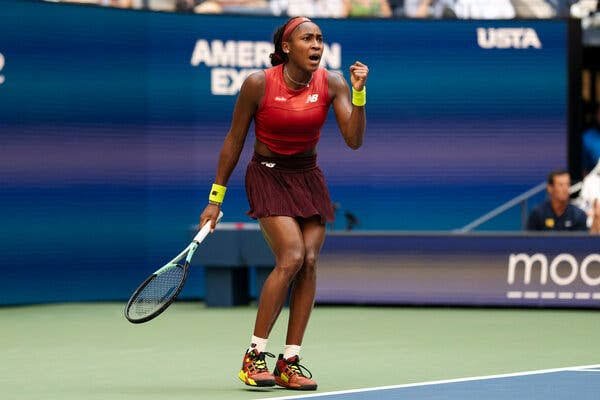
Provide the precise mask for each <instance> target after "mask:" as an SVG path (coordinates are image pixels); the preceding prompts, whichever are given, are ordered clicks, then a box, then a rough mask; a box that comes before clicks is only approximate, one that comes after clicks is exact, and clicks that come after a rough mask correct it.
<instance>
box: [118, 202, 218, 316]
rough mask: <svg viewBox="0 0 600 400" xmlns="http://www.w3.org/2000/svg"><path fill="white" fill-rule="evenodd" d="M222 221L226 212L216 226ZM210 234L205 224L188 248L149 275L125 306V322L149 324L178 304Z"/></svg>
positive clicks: (207, 225)
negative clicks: (197, 253)
mask: <svg viewBox="0 0 600 400" xmlns="http://www.w3.org/2000/svg"><path fill="white" fill-rule="evenodd" d="M221 217H223V212H219V217H218V218H217V223H218V222H219V221H220V220H221ZM209 233H210V221H209V222H207V223H206V224H204V226H203V227H202V229H200V231H199V232H198V233H197V234H196V236H194V239H193V240H192V242H191V243H190V244H189V245H188V247H186V248H185V249H184V250H183V251H182V252H181V253H179V254H178V255H177V257H175V258H174V259H172V260H171V261H169V262H168V263H167V264H165V266H163V267H162V268H160V269H158V270H157V271H156V272H154V273H153V274H152V275H150V276H149V277H148V278H147V279H146V280H145V281H144V282H142V284H141V285H140V286H139V287H138V288H137V289H136V290H135V292H133V294H132V295H131V298H130V299H129V301H128V302H127V305H126V306H125V318H127V320H129V322H132V323H134V324H140V323H142V322H148V321H150V320H151V319H153V318H155V317H157V316H159V315H160V314H161V313H162V312H163V311H165V310H166V309H167V307H169V306H170V305H171V303H173V301H175V299H176V298H177V296H178V295H179V292H181V289H182V288H183V285H184V284H185V280H186V279H187V276H188V269H189V267H190V261H191V260H192V257H193V256H194V252H195V251H196V249H197V248H198V246H199V245H200V243H202V241H203V240H204V239H205V238H206V236H208V234H209ZM182 261H183V264H182Z"/></svg>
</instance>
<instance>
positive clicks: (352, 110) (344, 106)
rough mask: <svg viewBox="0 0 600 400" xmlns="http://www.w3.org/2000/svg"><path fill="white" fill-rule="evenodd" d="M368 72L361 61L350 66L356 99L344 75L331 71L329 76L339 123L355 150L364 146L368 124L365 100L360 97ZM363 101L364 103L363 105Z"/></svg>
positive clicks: (345, 139) (344, 135) (343, 134)
mask: <svg viewBox="0 0 600 400" xmlns="http://www.w3.org/2000/svg"><path fill="white" fill-rule="evenodd" d="M368 74H369V68H368V67H367V66H366V65H364V64H362V63H361V62H358V61H357V62H355V63H354V64H352V66H350V82H351V85H352V89H353V94H352V95H353V98H354V99H355V101H351V98H350V90H349V88H348V84H347V83H346V80H345V79H344V77H343V76H342V75H340V74H338V73H335V72H329V76H328V81H329V93H330V94H331V97H332V102H333V111H334V112H335V118H336V120H337V124H338V126H339V128H340V132H341V133H342V136H343V138H344V141H345V142H346V144H347V145H348V147H350V148H351V149H353V150H356V149H358V148H359V147H360V146H362V142H363V136H364V134H365V127H366V124H367V118H366V115H365V106H364V102H362V101H360V99H361V93H362V91H363V90H366V88H365V84H366V82H367V76H368ZM356 92H358V93H356ZM362 95H364V93H362ZM361 103H363V104H362V105H361Z"/></svg>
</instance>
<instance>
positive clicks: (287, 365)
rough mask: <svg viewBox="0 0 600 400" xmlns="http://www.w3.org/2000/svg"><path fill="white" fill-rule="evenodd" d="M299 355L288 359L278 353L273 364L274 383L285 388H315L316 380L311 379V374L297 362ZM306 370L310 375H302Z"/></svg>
mask: <svg viewBox="0 0 600 400" xmlns="http://www.w3.org/2000/svg"><path fill="white" fill-rule="evenodd" d="M299 361H300V357H298V356H294V357H291V358H288V359H285V358H283V354H280V355H279V358H278V359H277V363H276V364H275V370H274V371H273V375H275V383H276V384H277V385H279V386H282V387H284V388H287V389H294V390H317V382H315V381H313V380H312V379H311V378H312V374H311V373H310V371H309V370H308V368H306V367H305V366H304V365H300V364H299ZM302 370H304V371H306V372H307V373H308V374H309V375H310V376H308V377H307V376H306V375H304V372H302Z"/></svg>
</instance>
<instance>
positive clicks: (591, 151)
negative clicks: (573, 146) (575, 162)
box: [581, 104, 600, 176]
mask: <svg viewBox="0 0 600 400" xmlns="http://www.w3.org/2000/svg"><path fill="white" fill-rule="evenodd" d="M581 140H582V150H583V153H582V157H581V162H582V169H583V175H584V176H585V175H586V174H588V173H589V172H590V171H591V170H592V169H593V168H595V167H596V164H598V161H599V160H600V104H599V105H597V106H596V112H595V114H594V121H593V123H592V126H591V127H590V128H589V129H587V130H586V131H585V132H583V136H582V139H581Z"/></svg>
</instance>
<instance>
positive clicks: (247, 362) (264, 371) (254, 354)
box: [238, 350, 275, 387]
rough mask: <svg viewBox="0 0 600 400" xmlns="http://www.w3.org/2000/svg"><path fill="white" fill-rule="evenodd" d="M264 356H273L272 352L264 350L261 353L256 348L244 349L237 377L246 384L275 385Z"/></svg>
mask: <svg viewBox="0 0 600 400" xmlns="http://www.w3.org/2000/svg"><path fill="white" fill-rule="evenodd" d="M265 356H269V357H271V358H275V355H274V354H271V353H267V352H266V351H263V352H262V353H259V352H258V351H256V350H252V351H246V354H244V359H243V360H242V369H241V370H240V372H239V374H238V378H240V380H241V381H242V382H244V383H245V384H246V385H248V386H260V387H265V386H275V379H274V378H273V374H272V373H270V372H269V369H268V368H267V363H266V362H265Z"/></svg>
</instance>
